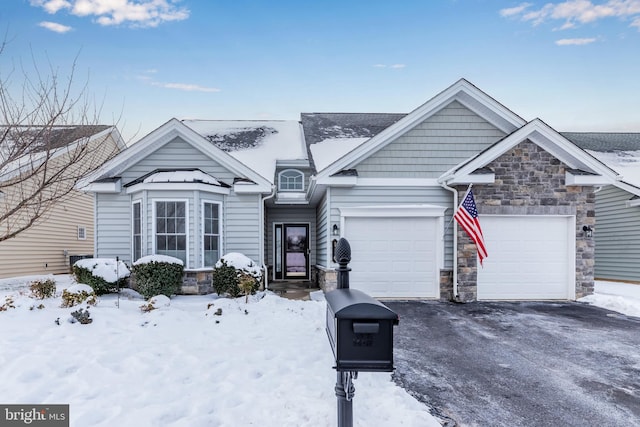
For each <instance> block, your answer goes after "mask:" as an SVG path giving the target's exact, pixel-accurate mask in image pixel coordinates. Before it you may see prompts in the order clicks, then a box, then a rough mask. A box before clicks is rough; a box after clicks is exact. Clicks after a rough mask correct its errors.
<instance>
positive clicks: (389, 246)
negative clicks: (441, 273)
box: [344, 217, 439, 298]
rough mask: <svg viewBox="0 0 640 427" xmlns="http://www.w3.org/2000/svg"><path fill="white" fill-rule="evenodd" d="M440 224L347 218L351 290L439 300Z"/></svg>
mask: <svg viewBox="0 0 640 427" xmlns="http://www.w3.org/2000/svg"><path fill="white" fill-rule="evenodd" d="M437 224H438V221H437V219H436V218H431V217H418V218H416V217H409V218H407V217H404V218H402V217H400V218H395V217H394V218H386V217H347V218H345V232H344V235H345V237H346V238H347V240H349V244H350V245H351V252H352V260H351V263H350V265H349V267H351V269H352V271H351V273H350V286H351V287H353V288H356V289H360V290H362V291H364V292H366V293H368V294H370V295H372V296H374V297H388V298H412V297H421V298H437V297H438V296H439V284H438V280H437V276H438V275H437V271H438V270H437V268H438V267H437V265H438V263H437V250H436V247H437V240H436V235H437Z"/></svg>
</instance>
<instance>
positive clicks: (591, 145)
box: [560, 132, 640, 152]
mask: <svg viewBox="0 0 640 427" xmlns="http://www.w3.org/2000/svg"><path fill="white" fill-rule="evenodd" d="M560 133H561V134H562V136H564V137H565V138H567V139H568V140H569V141H571V142H573V143H574V144H575V145H577V146H578V147H580V148H582V149H583V150H592V151H602V152H613V151H640V133H633V132H560Z"/></svg>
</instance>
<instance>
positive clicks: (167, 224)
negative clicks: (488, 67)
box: [84, 79, 618, 301]
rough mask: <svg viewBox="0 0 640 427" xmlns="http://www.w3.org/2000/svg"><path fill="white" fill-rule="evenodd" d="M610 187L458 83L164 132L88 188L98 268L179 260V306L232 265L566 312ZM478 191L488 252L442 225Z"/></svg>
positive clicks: (588, 284)
mask: <svg viewBox="0 0 640 427" xmlns="http://www.w3.org/2000/svg"><path fill="white" fill-rule="evenodd" d="M617 177H618V174H617V173H616V172H615V171H614V170H613V169H611V168H610V167H608V166H606V165H605V164H604V163H602V162H601V161H599V160H598V159H596V158H595V157H593V156H592V155H590V154H589V153H588V152H586V151H584V150H582V149H581V148H579V147H578V146H576V145H575V144H573V143H572V142H571V141H570V140H569V139H567V138H566V137H565V136H563V135H562V134H560V133H558V132H557V131H555V130H554V129H552V128H551V127H549V126H548V125H547V124H545V123H544V122H543V121H541V120H539V119H534V120H532V121H526V120H524V119H523V118H521V117H520V116H518V115H517V114H515V113H514V112H512V111H511V110H509V109H508V108H507V107H505V106H504V105H502V104H500V103H499V102H498V101H496V100H495V99H493V98H492V97H490V96H489V95H487V94H486V93H484V92H483V91H481V90H480V89H479V88H477V87H476V86H474V85H473V84H471V83H470V82H468V81H466V80H464V79H461V80H459V81H458V82H456V83H454V84H453V85H451V86H450V87H448V88H446V89H445V90H444V91H442V92H440V93H439V94H437V95H435V96H434V97H433V98H431V99H430V100H428V101H427V102H426V103H425V104H423V105H421V106H419V107H418V108H416V109H415V110H414V111H412V112H410V113H408V114H368V113H367V114H342V113H313V114H312V113H309V114H306V113H305V114H302V115H301V120H300V121H299V122H297V121H206V120H205V121H194V120H184V121H179V120H176V119H172V120H170V121H169V122H167V123H165V124H164V125H162V126H161V127H159V128H158V129H156V130H155V131H153V132H151V133H150V134H149V135H147V136H145V137H144V138H142V139H141V140H140V141H139V142H137V143H136V144H134V145H133V146H131V147H130V148H128V149H127V150H125V151H124V152H122V153H120V154H119V155H118V156H117V157H115V158H114V159H112V160H111V161H109V162H107V163H106V164H105V165H104V167H103V168H102V169H100V170H99V171H98V172H97V173H96V174H95V175H94V176H92V177H91V179H89V180H87V182H86V183H85V185H86V186H85V187H84V190H85V191H89V192H92V193H95V197H96V237H95V238H96V242H95V244H96V255H97V256H100V257H115V256H119V257H120V258H121V259H123V260H125V261H126V262H132V261H135V260H136V259H137V258H139V257H141V256H143V255H147V254H152V253H161V254H167V255H171V256H175V257H178V258H181V259H183V260H184V261H185V266H186V270H187V273H186V274H187V278H186V279H185V286H184V287H183V290H184V291H185V292H208V291H210V276H211V274H210V271H211V267H212V265H213V263H214V262H215V260H216V259H217V258H219V257H220V256H221V255H222V254H224V253H227V252H242V253H244V254H245V255H247V256H249V257H250V258H252V259H254V260H256V261H257V262H258V263H260V264H264V265H266V266H267V267H268V271H269V273H268V277H269V279H270V280H271V281H273V280H296V281H298V280H312V281H313V282H314V283H317V284H318V285H319V286H320V287H322V288H323V289H332V287H335V286H336V284H335V271H334V269H335V268H336V267H337V265H336V263H335V262H334V259H333V250H334V247H335V244H336V242H337V240H338V239H339V238H340V237H345V238H347V239H348V241H349V243H350V245H351V249H352V260H351V263H350V265H349V266H350V268H351V269H352V271H351V274H350V282H351V287H354V288H359V289H362V290H363V291H365V292H367V293H369V294H371V295H372V296H375V297H379V298H433V299H444V300H449V299H455V300H459V301H473V300H482V299H490V300H529V299H536V300H537V299H550V300H552V299H558V300H573V299H576V298H579V297H582V296H584V295H587V294H589V293H592V292H593V282H594V276H593V264H594V240H593V237H591V235H590V234H589V233H586V232H585V231H584V230H583V228H585V227H589V228H591V229H593V227H595V200H596V199H595V195H596V191H597V189H599V188H600V187H601V186H606V185H610V184H612V183H614V182H616V179H617ZM470 185H473V187H472V188H473V192H474V194H475V202H476V204H477V208H478V211H479V215H480V216H479V218H480V222H481V225H482V228H483V231H484V236H485V242H486V245H487V250H488V253H489V256H488V258H486V259H485V260H484V263H483V266H482V267H481V266H480V265H479V264H478V259H477V252H476V248H475V245H474V244H473V242H472V241H471V240H470V239H469V237H468V236H467V235H466V234H465V233H464V231H462V230H461V229H460V228H459V227H458V225H457V224H456V223H454V222H452V220H451V218H452V216H453V213H454V211H455V209H456V208H457V206H458V205H459V202H460V201H461V200H462V197H463V196H464V194H465V193H466V191H467V189H468V188H469V186H470Z"/></svg>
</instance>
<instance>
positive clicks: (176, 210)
mask: <svg viewBox="0 0 640 427" xmlns="http://www.w3.org/2000/svg"><path fill="white" fill-rule="evenodd" d="M155 233H156V235H155V243H156V246H155V249H156V254H159V255H168V256H172V257H174V258H178V259H181V260H182V261H183V262H184V265H187V203H186V202H184V201H156V202H155Z"/></svg>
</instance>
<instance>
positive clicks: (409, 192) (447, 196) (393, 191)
mask: <svg viewBox="0 0 640 427" xmlns="http://www.w3.org/2000/svg"><path fill="white" fill-rule="evenodd" d="M330 195H331V220H330V224H334V223H336V224H340V208H346V207H358V206H393V205H416V204H428V205H436V206H442V207H446V208H447V210H446V211H445V218H444V228H445V229H446V235H445V246H444V267H445V269H451V268H452V267H453V234H452V230H453V229H454V228H455V227H453V226H452V225H450V220H451V218H452V217H453V207H452V204H453V195H452V194H451V192H449V191H447V190H445V189H443V188H441V187H429V188H425V187H409V188H406V187H405V188H400V187H353V188H332V189H331V193H330ZM331 267H335V265H332V266H331Z"/></svg>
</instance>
